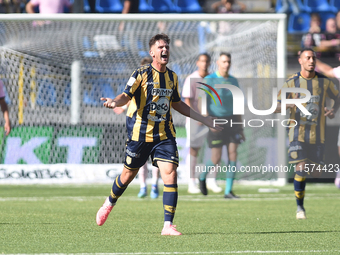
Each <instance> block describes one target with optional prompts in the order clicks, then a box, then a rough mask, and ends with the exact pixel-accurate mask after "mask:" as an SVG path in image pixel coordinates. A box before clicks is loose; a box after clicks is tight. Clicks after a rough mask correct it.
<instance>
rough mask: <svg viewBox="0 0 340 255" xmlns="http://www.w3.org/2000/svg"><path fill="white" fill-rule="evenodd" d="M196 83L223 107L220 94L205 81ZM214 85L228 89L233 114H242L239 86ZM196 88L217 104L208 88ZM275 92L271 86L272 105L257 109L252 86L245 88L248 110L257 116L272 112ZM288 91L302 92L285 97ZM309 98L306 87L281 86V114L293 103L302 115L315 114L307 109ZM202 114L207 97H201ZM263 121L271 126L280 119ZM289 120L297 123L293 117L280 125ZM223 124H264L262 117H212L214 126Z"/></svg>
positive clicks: (275, 97) (275, 103) (242, 104)
mask: <svg viewBox="0 0 340 255" xmlns="http://www.w3.org/2000/svg"><path fill="white" fill-rule="evenodd" d="M197 83H199V84H201V85H204V86H206V87H207V88H209V89H210V90H211V91H212V92H213V93H214V94H215V95H216V97H217V98H218V100H219V101H220V104H221V106H222V107H223V105H222V100H221V98H220V96H219V95H218V93H217V91H216V90H215V89H214V88H213V87H212V86H210V85H208V84H206V83H203V82H197ZM214 87H215V88H216V89H227V90H229V91H230V92H231V94H232V97H233V115H244V108H245V107H244V106H245V96H244V94H243V92H242V90H241V89H240V88H239V87H237V86H235V85H232V84H216V85H215V86H214ZM197 88H198V89H200V90H203V91H204V92H206V93H207V94H208V95H209V96H210V97H211V98H212V100H213V101H214V103H215V105H216V106H217V105H218V104H217V103H216V100H215V98H214V96H213V95H212V93H211V92H210V91H209V90H207V89H204V88H201V87H197ZM277 93H278V90H277V88H273V89H272V105H271V107H270V108H269V109H267V110H258V109H255V107H254V100H253V87H249V88H248V89H247V106H248V109H249V111H250V112H251V113H253V114H254V115H257V116H266V115H271V114H273V113H274V112H275V110H276V108H277ZM289 93H295V94H298V93H300V95H301V94H303V96H302V95H301V96H300V97H299V98H287V97H286V95H287V94H289ZM310 99H311V93H310V92H309V91H308V90H307V89H304V88H282V89H281V115H286V110H287V105H295V106H296V107H297V108H298V109H300V111H301V114H303V115H304V116H314V115H315V114H313V115H312V114H311V113H310V112H309V111H308V110H307V108H310V107H308V103H309V102H310ZM303 103H307V108H306V107H305V106H304V105H302V104H303ZM202 114H207V98H206V97H203V98H202ZM314 117H316V116H314ZM265 121H267V122H269V123H271V125H272V127H274V123H275V122H277V121H280V120H279V119H265ZM287 121H288V122H287ZM291 122H294V123H295V125H294V126H296V125H297V121H296V120H294V119H284V120H282V121H281V125H282V126H284V127H287V124H286V123H291ZM255 123H256V125H255ZM225 124H229V125H230V126H231V127H232V126H233V125H243V126H244V127H245V126H246V124H248V126H249V127H262V126H263V125H264V121H263V120H262V119H249V120H245V119H244V120H243V122H233V121H232V120H229V121H228V120H226V119H214V126H216V125H225Z"/></svg>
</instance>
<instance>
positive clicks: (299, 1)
mask: <svg viewBox="0 0 340 255" xmlns="http://www.w3.org/2000/svg"><path fill="white" fill-rule="evenodd" d="M296 3H297V5H298V7H299V9H300V11H301V12H309V9H307V8H306V7H305V5H304V4H303V3H302V0H296ZM281 8H282V0H277V1H276V5H275V11H276V12H279V11H280V10H281ZM291 12H292V8H291V6H290V5H289V9H288V13H291Z"/></svg>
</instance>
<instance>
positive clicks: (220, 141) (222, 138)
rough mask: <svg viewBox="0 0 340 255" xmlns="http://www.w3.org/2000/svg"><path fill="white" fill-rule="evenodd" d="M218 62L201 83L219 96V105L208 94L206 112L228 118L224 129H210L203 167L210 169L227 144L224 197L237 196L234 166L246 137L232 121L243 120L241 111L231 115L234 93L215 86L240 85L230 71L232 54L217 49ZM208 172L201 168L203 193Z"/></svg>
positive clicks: (239, 121) (218, 161)
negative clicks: (208, 158)
mask: <svg viewBox="0 0 340 255" xmlns="http://www.w3.org/2000/svg"><path fill="white" fill-rule="evenodd" d="M217 66H218V70H217V71H216V72H214V73H212V74H210V75H208V76H206V77H205V78H204V83H206V84H207V85H209V86H211V87H212V88H214V89H215V90H216V92H217V94H218V95H219V97H220V98H221V102H222V105H221V104H219V103H217V104H216V103H215V101H214V100H213V98H211V97H209V96H207V113H208V115H209V116H212V117H216V118H218V119H224V120H227V121H228V123H227V124H226V125H224V129H223V130H222V131H218V132H216V131H215V130H212V129H210V130H209V133H208V138H207V139H208V146H209V148H211V160H210V161H209V162H208V163H207V166H206V169H212V167H215V166H216V165H218V164H220V162H221V156H222V148H223V146H224V145H226V146H227V149H228V158H229V165H228V166H227V169H230V171H227V174H226V187H225V192H224V198H226V199H236V198H239V197H238V196H236V195H235V194H234V193H233V191H232V187H233V181H234V176H235V169H236V160H237V147H238V145H239V144H240V143H241V142H242V141H244V140H245V137H244V133H243V126H242V125H240V124H231V123H242V117H241V115H233V95H232V93H231V91H230V90H228V89H226V88H216V85H217V84H229V85H234V86H236V87H239V84H238V82H237V79H236V78H235V77H233V76H231V75H230V74H229V70H230V66H231V55H230V54H229V53H226V52H222V53H220V56H219V58H218V60H217ZM210 92H211V93H213V91H212V90H210ZM232 170H234V171H232ZM208 172H209V171H206V172H202V173H201V174H200V178H199V182H200V189H201V192H202V194H203V195H207V194H208V191H207V185H206V176H207V173H208Z"/></svg>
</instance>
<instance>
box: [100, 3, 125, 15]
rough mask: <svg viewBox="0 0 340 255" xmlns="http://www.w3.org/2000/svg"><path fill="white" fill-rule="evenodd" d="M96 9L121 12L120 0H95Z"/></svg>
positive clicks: (105, 11)
mask: <svg viewBox="0 0 340 255" xmlns="http://www.w3.org/2000/svg"><path fill="white" fill-rule="evenodd" d="M96 10H97V11H98V12H100V13H121V12H122V10H123V5H122V3H121V2H120V0H97V1H96Z"/></svg>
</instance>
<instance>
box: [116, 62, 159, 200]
mask: <svg viewBox="0 0 340 255" xmlns="http://www.w3.org/2000/svg"><path fill="white" fill-rule="evenodd" d="M151 63H152V58H151V57H144V58H143V59H142V60H141V63H140V64H141V65H142V66H144V65H146V64H151ZM129 105H130V101H129V103H127V104H126V105H124V106H123V107H116V108H114V109H113V111H114V112H115V113H116V114H121V113H123V112H124V111H125V110H127V109H128V106H129ZM151 171H152V184H151V192H150V197H151V198H152V199H156V198H158V196H159V192H158V179H159V170H158V167H155V166H152V170H151ZM147 176H148V164H147V162H146V163H145V164H144V165H143V166H141V167H140V169H139V171H138V178H139V183H140V190H139V193H138V195H137V196H138V197H139V198H144V197H146V196H147V185H146V178H147Z"/></svg>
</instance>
